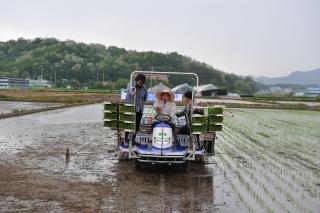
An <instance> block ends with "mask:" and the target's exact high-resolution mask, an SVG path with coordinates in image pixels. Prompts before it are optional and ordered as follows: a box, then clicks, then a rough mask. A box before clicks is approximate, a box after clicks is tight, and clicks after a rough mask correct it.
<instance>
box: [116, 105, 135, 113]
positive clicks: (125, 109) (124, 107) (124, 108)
mask: <svg viewBox="0 0 320 213" xmlns="http://www.w3.org/2000/svg"><path fill="white" fill-rule="evenodd" d="M119 111H120V112H135V109H134V105H132V104H120V105H119Z"/></svg>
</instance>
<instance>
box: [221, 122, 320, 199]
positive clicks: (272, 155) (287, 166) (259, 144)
mask: <svg viewBox="0 0 320 213" xmlns="http://www.w3.org/2000/svg"><path fill="white" fill-rule="evenodd" d="M239 129H242V130H239ZM244 129H249V128H248V127H243V125H242V126H239V125H238V127H237V128H236V129H231V130H230V132H243V131H244ZM225 131H228V128H226V129H225ZM250 137H252V136H250ZM235 138H236V139H238V140H239V139H241V138H243V140H244V141H247V139H246V137H245V136H241V135H239V134H236V136H235ZM254 140H255V143H252V144H250V148H252V149H253V150H259V149H263V153H261V157H265V158H267V159H268V158H269V160H270V161H272V164H270V165H272V166H274V167H275V168H276V169H277V170H278V173H279V172H280V173H281V174H283V175H285V176H288V177H289V178H290V179H292V181H293V182H296V183H298V185H300V186H304V187H305V188H307V189H310V191H311V192H312V193H313V194H314V195H317V194H318V192H317V190H316V187H315V186H314V184H316V183H317V182H319V178H318V177H316V176H315V174H314V173H313V171H311V170H310V169H308V168H307V167H304V166H303V165H299V164H298V163H297V162H295V161H293V160H292V159H290V158H287V157H285V156H283V157H281V156H279V155H278V154H277V152H279V151H282V150H283V148H279V147H277V145H274V144H275V143H276V144H277V143H281V141H277V140H275V141H274V140H273V139H268V140H267V139H265V138H258V139H254ZM245 145H246V144H245ZM273 146H274V148H273V149H271V147H273ZM268 165H269V164H268ZM312 185H313V186H312Z"/></svg>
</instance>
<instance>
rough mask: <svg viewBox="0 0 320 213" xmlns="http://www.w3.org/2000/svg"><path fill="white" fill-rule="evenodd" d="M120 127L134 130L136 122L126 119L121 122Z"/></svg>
mask: <svg viewBox="0 0 320 213" xmlns="http://www.w3.org/2000/svg"><path fill="white" fill-rule="evenodd" d="M119 129H121V130H126V129H128V130H134V123H133V122H126V121H122V122H119Z"/></svg>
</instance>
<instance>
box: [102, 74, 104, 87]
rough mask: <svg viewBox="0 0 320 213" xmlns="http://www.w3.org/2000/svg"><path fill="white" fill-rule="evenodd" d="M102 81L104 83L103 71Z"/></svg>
mask: <svg viewBox="0 0 320 213" xmlns="http://www.w3.org/2000/svg"><path fill="white" fill-rule="evenodd" d="M102 83H103V84H104V72H102Z"/></svg>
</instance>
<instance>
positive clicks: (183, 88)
mask: <svg viewBox="0 0 320 213" xmlns="http://www.w3.org/2000/svg"><path fill="white" fill-rule="evenodd" d="M187 91H192V86H190V85H189V84H188V83H184V84H180V85H178V86H176V87H174V88H172V92H174V93H184V92H187Z"/></svg>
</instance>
